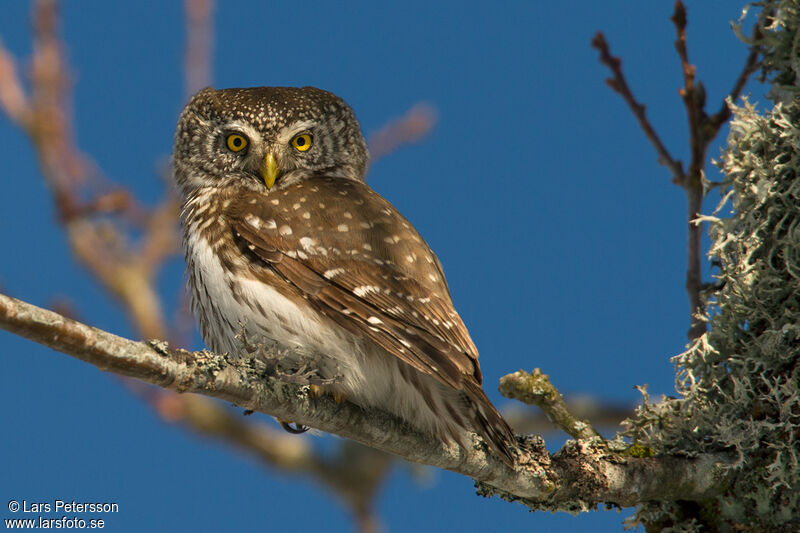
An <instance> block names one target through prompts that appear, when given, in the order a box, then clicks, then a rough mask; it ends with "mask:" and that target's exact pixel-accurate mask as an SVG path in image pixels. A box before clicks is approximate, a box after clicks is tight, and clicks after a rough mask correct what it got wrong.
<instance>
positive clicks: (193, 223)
mask: <svg viewBox="0 0 800 533" xmlns="http://www.w3.org/2000/svg"><path fill="white" fill-rule="evenodd" d="M367 161H368V154H367V147H366V144H365V142H364V137H363V135H362V133H361V129H360V126H359V124H358V122H357V120H356V118H355V115H354V113H353V111H352V110H351V109H350V107H349V106H348V105H347V104H346V103H345V102H344V101H343V100H342V99H340V98H339V97H337V96H335V95H333V94H331V93H329V92H326V91H323V90H320V89H316V88H313V87H303V88H293V87H257V88H247V89H223V90H214V89H212V88H208V89H204V90H202V91H200V92H199V93H198V94H196V95H195V96H194V97H193V98H192V99H191V100H190V101H189V103H188V104H187V105H186V107H185V108H184V110H183V112H182V113H181V115H180V118H179V120H178V125H177V129H176V133H175V147H174V153H173V163H174V172H175V180H176V183H177V187H178V189H179V191H180V195H181V200H182V208H183V209H182V215H181V219H182V223H183V243H184V250H185V254H186V263H187V273H188V283H189V287H190V292H191V298H192V309H193V311H194V314H195V315H196V317H197V319H198V321H199V323H200V329H201V332H202V335H203V338H204V340H205V342H206V344H208V346H209V347H210V348H211V349H212V350H214V351H215V352H219V353H224V352H227V353H229V354H233V355H234V356H237V355H238V356H242V355H245V350H244V348H243V346H242V340H241V339H242V333H243V334H244V338H246V339H264V340H265V342H269V343H274V344H276V345H278V346H280V347H283V348H286V349H287V350H286V352H287V353H288V354H290V355H287V357H289V358H290V359H291V357H295V358H302V359H303V360H304V361H310V362H311V364H312V365H313V366H314V371H315V372H316V373H317V374H318V375H319V376H320V377H321V378H323V379H326V380H331V381H332V383H331V384H328V385H325V389H326V390H324V391H323V392H325V393H328V394H332V395H334V397H336V398H343V397H346V398H347V399H348V400H350V401H352V402H353V403H355V404H357V405H361V406H365V407H375V408H378V409H381V410H384V411H387V412H389V413H393V414H394V415H396V416H398V417H400V418H402V419H403V420H404V421H405V422H406V423H407V424H408V425H409V426H411V427H413V428H415V429H417V430H418V431H420V432H424V433H427V434H429V435H432V436H433V437H435V438H437V439H440V440H441V441H444V442H450V443H452V442H455V443H456V444H458V445H460V446H461V447H466V446H467V445H468V444H469V443H471V442H472V441H471V433H473V432H474V433H477V434H478V435H480V436H481V437H482V438H483V439H484V441H485V442H486V443H487V444H488V446H489V447H490V448H491V449H492V450H493V451H494V452H495V454H496V455H498V456H499V458H500V459H501V460H503V461H504V462H506V463H507V464H513V461H514V459H513V457H514V455H513V452H512V450H513V449H514V445H513V443H514V434H513V432H512V430H511V428H510V427H509V426H508V424H507V423H506V421H505V420H504V419H503V417H502V416H501V415H500V413H498V411H497V410H496V409H495V407H494V406H493V405H492V404H491V402H490V401H489V399H488V398H487V397H486V394H485V393H484V391H483V389H482V388H481V381H482V378H481V371H480V366H479V365H478V350H477V349H476V347H475V344H474V343H473V342H472V339H471V338H470V336H469V333H468V332H467V328H466V327H465V326H464V323H463V322H462V320H461V318H460V317H459V315H458V314H457V313H456V311H455V309H454V308H453V303H452V301H451V297H450V292H449V289H448V286H447V282H446V281H445V278H444V274H443V272H442V266H441V264H440V263H439V260H438V259H437V257H436V256H435V255H434V253H433V252H432V251H431V249H430V247H429V246H428V245H427V244H426V242H425V241H424V240H423V239H422V237H420V235H419V233H417V231H416V230H415V229H414V227H413V226H412V225H411V223H409V222H408V221H407V220H406V219H405V218H404V217H403V215H401V214H400V213H399V212H398V211H397V209H395V208H394V207H393V206H392V204H390V203H389V202H388V201H386V200H385V199H384V198H383V197H381V196H380V195H379V194H377V193H376V192H375V191H373V190H372V189H371V188H370V187H369V186H368V185H367V184H366V183H365V181H364V174H365V172H366V168H367ZM289 362H290V363H291V360H290V361H289ZM282 364H286V363H285V362H282ZM298 364H299V361H298Z"/></svg>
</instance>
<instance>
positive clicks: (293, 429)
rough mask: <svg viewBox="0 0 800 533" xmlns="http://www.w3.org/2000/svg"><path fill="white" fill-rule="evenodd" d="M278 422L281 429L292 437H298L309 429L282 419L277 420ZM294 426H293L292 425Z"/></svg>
mask: <svg viewBox="0 0 800 533" xmlns="http://www.w3.org/2000/svg"><path fill="white" fill-rule="evenodd" d="M277 420H278V422H280V424H281V427H282V428H283V429H285V430H286V431H288V432H289V433H291V434H293V435H299V434H300V433H305V432H306V431H308V430H309V429H310V428H309V427H308V426H304V425H303V424H295V423H294V422H292V421H290V420H284V419H283V418H278V419H277ZM292 424H294V425H292Z"/></svg>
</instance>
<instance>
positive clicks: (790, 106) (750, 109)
mask: <svg viewBox="0 0 800 533" xmlns="http://www.w3.org/2000/svg"><path fill="white" fill-rule="evenodd" d="M756 5H757V6H759V7H761V9H762V10H761V12H760V14H759V15H758V17H759V23H760V24H761V26H762V27H761V36H760V37H759V38H758V39H757V41H756V44H757V45H758V46H759V47H760V48H761V49H762V50H763V51H764V54H765V57H764V63H763V69H764V70H763V72H764V74H765V76H766V77H767V79H769V80H770V81H771V82H772V83H773V89H774V90H773V92H772V93H771V98H773V100H774V101H775V106H774V107H773V109H772V110H771V111H769V112H766V113H759V112H758V111H757V110H756V109H755V107H754V106H753V105H750V104H749V103H747V102H745V103H744V105H743V106H742V107H734V108H733V110H734V119H733V121H732V123H731V134H730V136H729V138H728V148H727V151H726V153H725V155H724V157H723V162H722V167H723V170H724V172H725V174H726V179H725V183H724V185H723V188H722V194H723V196H724V199H723V202H722V204H721V205H720V206H719V207H718V208H717V210H716V211H715V212H714V214H713V215H712V216H708V217H704V219H705V221H707V222H708V224H709V232H710V236H711V239H712V246H711V249H710V251H709V256H710V257H711V259H712V262H713V263H714V264H717V265H719V269H720V271H719V273H718V276H717V277H718V279H719V282H720V288H719V289H718V290H717V291H716V292H714V293H713V295H712V296H711V297H710V299H709V302H708V303H709V311H708V315H707V317H706V318H707V320H708V325H709V331H708V333H707V334H705V335H703V336H702V337H701V338H699V339H698V340H697V341H696V342H694V343H693V344H692V345H691V346H690V347H689V348H688V350H687V351H686V352H685V353H683V354H681V355H679V356H677V357H675V358H674V362H675V364H676V367H677V380H676V382H677V384H676V388H677V390H678V393H679V394H680V397H679V398H677V399H667V398H665V399H663V401H662V402H659V403H657V404H649V403H648V402H645V405H644V406H643V407H642V408H640V409H639V411H638V413H637V417H636V418H635V419H633V420H631V421H629V432H628V435H629V436H630V437H631V438H633V439H634V441H635V442H636V444H638V445H641V446H646V447H649V448H652V449H653V450H654V451H656V453H672V454H685V455H695V454H698V453H703V452H710V451H730V452H733V453H735V454H736V456H737V458H738V460H737V462H736V464H735V465H734V466H733V467H731V468H730V470H729V471H728V472H727V473H726V474H727V476H728V479H730V480H732V481H733V482H732V483H730V485H729V488H728V490H727V491H726V492H725V493H724V494H723V495H722V496H720V497H719V498H718V499H716V500H714V501H710V502H703V503H702V504H701V505H699V504H692V505H694V507H692V508H691V509H689V508H688V507H687V506H686V505H685V504H681V503H680V502H672V503H651V504H646V505H643V506H641V507H640V508H639V509H638V510H637V513H636V515H635V516H634V518H633V519H632V521H631V522H632V523H644V524H650V525H654V524H655V525H656V526H660V528H661V529H660V530H661V531H672V532H699V531H709V530H712V529H713V530H718V531H800V103H798V100H797V96H798V95H797V92H798V86H799V85H800V84H798V80H800V60H798V56H800V33H798V30H800V3H799V2H797V1H796V0H795V1H787V0H782V1H772V2H762V3H759V4H756ZM788 94H793V95H794V97H792V98H787V95H788Z"/></svg>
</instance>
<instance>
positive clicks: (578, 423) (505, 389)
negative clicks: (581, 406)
mask: <svg viewBox="0 0 800 533" xmlns="http://www.w3.org/2000/svg"><path fill="white" fill-rule="evenodd" d="M500 393H501V394H502V395H503V396H505V397H506V398H512V399H514V400H519V401H521V402H522V403H527V404H529V405H536V406H538V407H540V408H541V409H542V411H544V412H545V414H546V415H547V417H548V418H549V419H550V420H552V421H553V422H554V423H555V424H556V425H557V426H558V427H560V428H561V429H563V430H564V431H566V432H567V434H568V435H570V436H571V437H573V438H575V439H593V438H596V437H598V438H601V439H602V437H601V436H600V432H599V431H597V430H596V429H594V428H593V427H592V425H591V424H590V423H589V422H588V421H585V420H579V419H578V418H577V417H576V416H575V415H573V414H572V413H571V412H570V410H569V409H568V408H567V404H566V403H564V398H563V397H562V396H561V393H560V392H558V390H557V389H556V388H555V387H554V386H553V384H552V383H550V378H549V377H548V376H547V375H546V374H542V371H541V370H539V369H538V368H536V369H534V370H533V372H532V373H528V372H525V371H524V370H519V371H517V372H514V373H513V374H508V375H507V376H503V377H502V378H501V379H500Z"/></svg>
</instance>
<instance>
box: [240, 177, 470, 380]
mask: <svg viewBox="0 0 800 533" xmlns="http://www.w3.org/2000/svg"><path fill="white" fill-rule="evenodd" d="M342 182H344V183H342ZM309 186H311V187H315V188H317V189H318V191H315V192H316V193H317V194H315V195H314V198H313V199H306V200H305V201H303V202H300V198H305V196H303V195H308V194H309V192H312V191H310V190H309ZM341 191H344V192H347V194H346V195H342V194H340V192H341ZM284 192H286V193H289V194H282V193H281V194H279V195H276V198H273V199H277V204H273V203H272V201H271V200H267V199H265V197H264V196H263V195H261V196H260V197H257V196H254V197H242V198H240V199H238V200H237V201H236V202H235V203H234V204H233V205H231V206H230V208H229V209H228V211H227V213H226V216H227V217H228V218H229V219H230V222H231V225H232V227H233V229H234V231H235V233H236V238H237V239H239V240H240V241H241V242H242V243H243V244H244V246H242V249H243V250H245V251H247V252H249V253H251V254H254V255H255V256H257V257H258V258H259V259H260V260H262V261H264V262H265V263H266V264H267V265H269V268H271V269H272V270H274V271H275V272H277V273H278V274H279V275H281V276H282V277H283V278H284V279H286V281H288V282H289V283H290V284H292V285H293V286H295V287H296V288H297V289H298V290H299V291H300V293H301V294H302V295H303V296H304V297H305V298H306V299H307V300H308V301H309V303H311V304H312V305H314V306H315V307H316V308H317V309H319V311H320V312H322V313H324V314H325V315H326V316H328V317H330V318H331V319H333V320H334V321H336V322H337V323H338V324H339V325H340V326H342V327H343V328H345V329H347V330H349V331H351V332H353V333H355V334H357V335H366V336H367V337H369V338H371V339H372V340H373V341H375V342H376V343H378V344H379V345H381V346H382V347H383V348H384V349H386V350H387V351H388V352H389V353H391V354H393V355H395V356H396V357H398V358H399V359H401V360H402V361H404V362H406V363H408V364H409V365H411V366H413V367H414V368H416V369H417V370H419V371H421V372H424V373H426V374H429V375H431V376H434V377H435V378H436V379H438V380H439V381H441V382H442V383H445V384H447V385H449V386H450V387H453V388H456V389H462V388H463V387H464V384H463V383H462V381H463V379H464V378H465V377H467V376H468V377H469V379H471V380H475V381H476V382H477V383H478V384H480V383H481V379H482V378H481V373H480V367H479V366H478V362H477V357H478V351H477V349H476V348H475V344H474V343H473V342H472V339H471V338H470V336H469V333H468V332H467V328H466V326H465V325H464V323H463V321H462V320H461V318H460V317H459V316H458V314H457V313H456V311H455V309H454V308H453V305H452V303H451V300H450V295H449V291H448V289H447V285H446V282H445V280H444V276H443V275H442V272H441V267H440V266H439V263H438V260H437V259H436V257H435V256H434V255H433V252H432V251H431V250H430V248H429V247H428V246H427V244H425V242H424V241H423V240H422V239H421V238H420V237H419V235H418V234H417V232H416V230H414V228H413V227H412V226H411V225H410V224H409V223H408V222H407V221H406V220H405V219H404V218H403V217H402V216H401V215H400V214H399V213H398V212H397V211H396V210H395V209H394V208H393V207H392V206H391V204H389V203H388V202H386V201H385V200H384V199H383V198H381V197H380V196H379V195H377V194H376V193H374V192H373V191H371V189H369V188H368V187H367V186H366V185H364V184H359V183H357V182H347V181H345V180H341V179H337V180H335V182H331V181H325V180H323V181H321V182H319V183H314V184H313V185H309V184H306V185H305V186H304V187H302V188H297V189H296V190H294V189H292V188H290V189H288V190H286V191H284ZM271 196H272V195H269V196H268V197H267V198H269V197H271ZM254 199H256V200H257V201H256V202H251V200H254ZM318 200H319V201H318ZM304 204H305V205H304ZM307 204H310V205H307ZM317 204H321V205H324V206H325V207H324V211H320V209H321V208H319V205H317ZM295 205H298V206H299V207H297V208H295V207H294V206H295ZM314 207H316V208H317V209H316V210H314V209H313V208H314ZM306 208H307V209H308V210H306ZM345 213H346V214H345ZM390 241H391V242H390Z"/></svg>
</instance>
